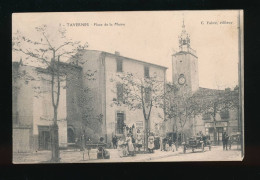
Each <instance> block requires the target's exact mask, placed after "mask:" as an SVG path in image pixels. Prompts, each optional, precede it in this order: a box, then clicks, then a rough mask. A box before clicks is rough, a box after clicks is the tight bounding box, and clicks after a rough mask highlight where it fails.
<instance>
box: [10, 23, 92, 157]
mask: <svg viewBox="0 0 260 180" xmlns="http://www.w3.org/2000/svg"><path fill="white" fill-rule="evenodd" d="M35 30H36V31H37V32H38V36H37V37H36V38H33V39H30V38H28V37H26V36H24V35H22V33H21V32H20V31H17V32H16V33H14V34H13V38H12V46H13V52H15V53H18V54H22V55H23V56H26V58H25V61H27V63H28V64H34V65H37V66H39V67H42V68H44V72H42V73H45V74H48V75H49V76H48V77H47V76H41V77H38V79H36V77H31V75H30V74H26V73H24V76H23V77H24V79H26V81H32V80H34V81H39V80H45V81H46V82H49V83H50V86H51V90H50V93H51V102H52V107H53V125H52V126H51V139H52V159H51V161H53V162H59V160H60V153H59V139H58V137H59V136H58V125H57V116H58V107H59V103H60V91H61V88H62V87H61V86H62V81H65V80H66V78H65V77H66V73H68V71H64V63H62V62H64V61H65V60H67V59H68V58H71V57H73V58H76V59H78V58H80V56H78V54H77V55H75V53H76V52H78V51H80V50H82V49H85V48H86V47H87V44H85V45H81V44H80V42H79V41H73V40H72V39H69V38H67V36H66V29H65V28H64V26H61V25H60V26H59V27H58V28H57V29H54V28H52V27H48V26H47V25H42V26H39V27H36V28H35ZM76 65H78V64H76ZM49 77H50V78H49ZM35 89H39V88H38V87H36V88H35ZM38 92H39V94H41V93H42V92H40V91H38Z"/></svg>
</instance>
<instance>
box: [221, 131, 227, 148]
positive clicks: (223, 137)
mask: <svg viewBox="0 0 260 180" xmlns="http://www.w3.org/2000/svg"><path fill="white" fill-rule="evenodd" d="M222 143H223V151H224V150H225V149H226V150H227V143H228V135H227V133H226V132H224V133H223V136H222Z"/></svg>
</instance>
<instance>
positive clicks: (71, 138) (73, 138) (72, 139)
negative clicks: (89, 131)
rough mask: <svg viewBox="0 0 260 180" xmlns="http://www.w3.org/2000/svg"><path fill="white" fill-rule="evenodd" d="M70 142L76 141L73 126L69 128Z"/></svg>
mask: <svg viewBox="0 0 260 180" xmlns="http://www.w3.org/2000/svg"><path fill="white" fill-rule="evenodd" d="M68 143H75V134H74V131H73V129H72V128H68Z"/></svg>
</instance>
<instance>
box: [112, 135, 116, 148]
mask: <svg viewBox="0 0 260 180" xmlns="http://www.w3.org/2000/svg"><path fill="white" fill-rule="evenodd" d="M112 143H113V148H114V149H117V137H116V136H114V137H113V138H112Z"/></svg>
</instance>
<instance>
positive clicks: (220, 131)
mask: <svg viewBox="0 0 260 180" xmlns="http://www.w3.org/2000/svg"><path fill="white" fill-rule="evenodd" d="M222 134H223V127H217V142H218V145H219V144H222Z"/></svg>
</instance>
